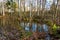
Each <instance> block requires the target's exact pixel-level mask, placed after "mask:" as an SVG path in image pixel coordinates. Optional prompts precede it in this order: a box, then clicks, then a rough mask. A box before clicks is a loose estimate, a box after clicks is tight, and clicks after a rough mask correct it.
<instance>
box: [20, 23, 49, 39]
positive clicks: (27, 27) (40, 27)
mask: <svg viewBox="0 0 60 40" xmlns="http://www.w3.org/2000/svg"><path fill="white" fill-rule="evenodd" d="M20 25H21V26H22V27H24V28H25V30H26V31H27V32H28V31H29V30H30V27H29V23H25V25H24V22H22V23H21V24H20ZM31 29H32V32H35V31H36V30H37V24H36V23H32V27H31ZM48 30H49V26H48V25H46V24H43V25H41V24H38V31H39V32H42V31H44V32H46V33H47V34H46V38H45V40H50V35H49V34H48Z"/></svg>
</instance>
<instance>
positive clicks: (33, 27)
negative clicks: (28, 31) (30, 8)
mask: <svg viewBox="0 0 60 40" xmlns="http://www.w3.org/2000/svg"><path fill="white" fill-rule="evenodd" d="M36 29H37V24H36V23H33V24H32V32H35V31H36Z"/></svg>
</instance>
